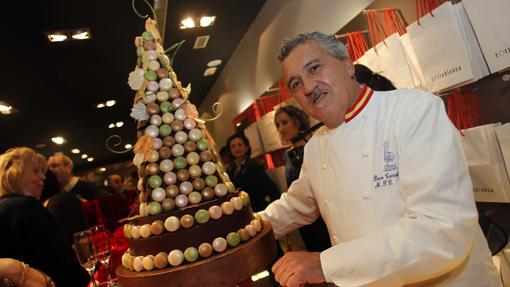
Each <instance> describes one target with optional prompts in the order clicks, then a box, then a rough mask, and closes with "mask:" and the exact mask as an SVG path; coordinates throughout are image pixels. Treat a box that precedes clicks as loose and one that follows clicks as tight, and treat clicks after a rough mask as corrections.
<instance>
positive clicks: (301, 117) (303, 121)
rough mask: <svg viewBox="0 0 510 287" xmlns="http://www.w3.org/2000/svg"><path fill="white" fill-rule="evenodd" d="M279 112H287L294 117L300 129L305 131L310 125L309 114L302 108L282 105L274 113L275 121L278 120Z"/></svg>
mask: <svg viewBox="0 0 510 287" xmlns="http://www.w3.org/2000/svg"><path fill="white" fill-rule="evenodd" d="M279 113H286V114H287V115H289V117H290V118H294V119H296V120H297V121H298V123H299V127H298V128H299V130H300V131H304V130H306V129H308V128H309V127H310V119H309V118H308V115H306V114H305V112H303V111H302V110H301V109H300V108H298V107H295V106H292V105H288V106H283V107H280V108H279V109H278V110H276V113H275V114H274V117H275V122H276V115H278V114H279Z"/></svg>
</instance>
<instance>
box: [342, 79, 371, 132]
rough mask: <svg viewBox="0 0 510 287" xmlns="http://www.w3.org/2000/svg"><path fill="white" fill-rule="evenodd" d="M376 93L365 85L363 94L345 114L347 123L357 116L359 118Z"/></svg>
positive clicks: (362, 90)
mask: <svg viewBox="0 0 510 287" xmlns="http://www.w3.org/2000/svg"><path fill="white" fill-rule="evenodd" d="M373 93H374V90H372V89H371V88H369V87H368V86H367V85H363V88H362V89H361V93H360V95H359V97H358V99H357V100H356V102H355V103H354V104H353V105H352V106H351V107H350V108H348V109H347V111H346V112H345V122H346V123H347V122H349V121H350V120H352V119H353V118H354V117H355V116H357V115H358V114H359V113H360V112H361V111H362V110H363V108H364V107H365V106H366V105H367V103H368V101H369V100H370V98H371V97H372V94H373Z"/></svg>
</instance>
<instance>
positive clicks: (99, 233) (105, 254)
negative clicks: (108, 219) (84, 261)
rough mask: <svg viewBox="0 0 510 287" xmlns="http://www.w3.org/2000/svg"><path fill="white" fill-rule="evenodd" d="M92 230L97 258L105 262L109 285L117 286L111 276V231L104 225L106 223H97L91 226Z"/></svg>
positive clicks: (110, 286)
mask: <svg viewBox="0 0 510 287" xmlns="http://www.w3.org/2000/svg"><path fill="white" fill-rule="evenodd" d="M90 232H91V233H92V242H93V244H94V248H95V249H96V259H97V260H99V261H100V262H101V264H103V266H104V268H105V270H106V276H107V279H108V287H112V286H115V284H114V283H113V280H112V277H111V276H110V270H109V266H110V250H111V247H110V238H109V232H108V230H107V229H106V228H105V227H104V225H96V226H94V227H92V228H90Z"/></svg>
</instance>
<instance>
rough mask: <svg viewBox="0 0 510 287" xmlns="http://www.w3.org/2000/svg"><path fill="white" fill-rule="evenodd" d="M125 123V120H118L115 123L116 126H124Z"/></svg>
mask: <svg viewBox="0 0 510 287" xmlns="http://www.w3.org/2000/svg"><path fill="white" fill-rule="evenodd" d="M123 125H124V122H116V123H115V126H117V127H118V128H120V127H122V126H123Z"/></svg>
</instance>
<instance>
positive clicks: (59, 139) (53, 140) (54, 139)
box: [51, 136, 65, 144]
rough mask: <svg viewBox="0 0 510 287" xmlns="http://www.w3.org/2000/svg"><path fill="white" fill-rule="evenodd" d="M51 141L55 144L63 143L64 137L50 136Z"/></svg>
mask: <svg viewBox="0 0 510 287" xmlns="http://www.w3.org/2000/svg"><path fill="white" fill-rule="evenodd" d="M51 141H52V142H54V143H56V144H63V143H64V142H65V140H64V138H63V137H61V136H58V137H52V138H51Z"/></svg>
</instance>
